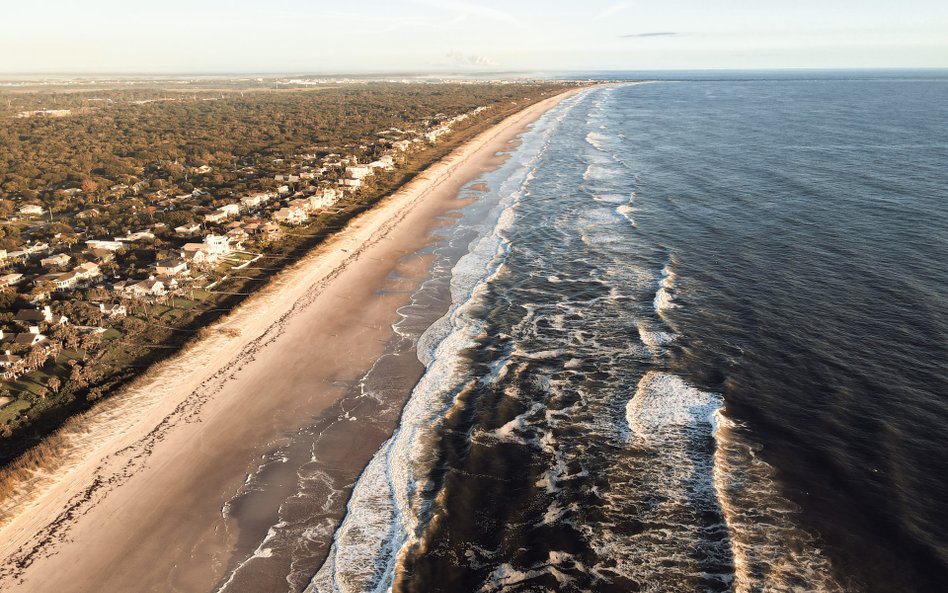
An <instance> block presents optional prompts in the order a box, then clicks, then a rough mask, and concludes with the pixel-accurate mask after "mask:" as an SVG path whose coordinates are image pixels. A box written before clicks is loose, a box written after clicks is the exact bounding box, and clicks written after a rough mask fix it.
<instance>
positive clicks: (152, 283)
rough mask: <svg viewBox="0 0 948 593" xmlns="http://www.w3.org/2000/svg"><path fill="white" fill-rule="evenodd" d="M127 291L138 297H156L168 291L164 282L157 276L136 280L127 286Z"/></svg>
mask: <svg viewBox="0 0 948 593" xmlns="http://www.w3.org/2000/svg"><path fill="white" fill-rule="evenodd" d="M126 291H127V292H130V293H131V294H132V295H134V296H137V297H156V296H162V295H164V294H165V293H166V292H167V291H166V290H165V285H164V283H163V282H162V281H161V280H157V279H155V278H149V279H148V280H142V281H141V282H136V283H135V284H132V285H131V286H129V287H127V288H126Z"/></svg>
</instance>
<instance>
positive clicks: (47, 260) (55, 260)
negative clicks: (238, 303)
mask: <svg viewBox="0 0 948 593" xmlns="http://www.w3.org/2000/svg"><path fill="white" fill-rule="evenodd" d="M71 259H72V258H71V257H69V256H68V255H66V254H65V253H57V254H56V255H51V256H49V257H44V258H43V259H41V260H40V265H41V266H43V267H44V268H58V267H62V266H65V265H66V264H68V263H69V260H71Z"/></svg>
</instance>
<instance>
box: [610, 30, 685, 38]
mask: <svg viewBox="0 0 948 593" xmlns="http://www.w3.org/2000/svg"><path fill="white" fill-rule="evenodd" d="M682 35H683V33H676V32H674V31H654V32H649V33H632V34H630V35H619V37H621V38H623V39H630V38H636V37H681V36H682Z"/></svg>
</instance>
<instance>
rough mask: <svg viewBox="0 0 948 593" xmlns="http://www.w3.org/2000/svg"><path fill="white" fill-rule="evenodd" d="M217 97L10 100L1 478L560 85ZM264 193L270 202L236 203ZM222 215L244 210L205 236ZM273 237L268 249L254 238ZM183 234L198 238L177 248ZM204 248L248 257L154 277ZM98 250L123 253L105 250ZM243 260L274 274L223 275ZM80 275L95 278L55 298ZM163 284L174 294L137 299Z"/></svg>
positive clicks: (3, 151) (65, 92)
mask: <svg viewBox="0 0 948 593" xmlns="http://www.w3.org/2000/svg"><path fill="white" fill-rule="evenodd" d="M205 86H206V85H205ZM215 86H217V87H221V88H216V89H214V90H211V89H208V88H189V89H188V90H187V92H185V91H182V90H181V89H177V88H165V87H163V86H144V85H134V86H133V87H132V88H128V86H127V85H126V86H119V87H117V88H111V89H102V88H98V87H95V88H88V87H83V88H78V89H76V88H66V87H53V88H42V89H30V88H16V89H12V90H11V89H10V88H5V87H3V88H0V122H2V125H0V268H2V269H0V280H4V279H7V278H10V279H11V280H10V283H9V284H4V285H2V286H0V330H3V331H4V332H5V334H0V338H2V339H3V340H4V346H3V351H4V352H5V354H0V371H2V374H3V380H0V464H2V463H4V462H8V461H9V460H11V459H14V458H15V457H17V456H18V455H20V454H21V453H23V452H24V451H26V450H28V449H29V448H30V447H31V446H32V445H33V444H35V443H36V442H37V439H41V438H42V437H43V436H44V435H46V434H48V433H49V432H50V431H53V430H55V428H56V427H57V426H59V425H60V424H61V423H62V422H63V421H64V420H65V419H66V418H68V417H69V416H70V415H72V414H74V413H77V412H81V411H82V410H85V409H87V408H88V407H89V406H91V405H93V403H94V402H95V401H96V400H98V399H99V398H102V397H107V396H108V395H109V394H111V393H114V392H115V390H116V389H118V388H119V387H120V386H121V385H123V384H124V383H125V382H127V381H129V380H131V379H133V378H134V377H135V376H136V375H137V374H139V373H140V372H142V371H143V370H144V369H147V368H148V367H149V366H151V365H152V364H154V363H156V362H158V361H160V360H162V359H163V358H164V357H166V356H167V355H169V354H171V353H173V352H174V351H176V350H177V349H178V348H180V347H182V346H184V345H185V344H187V343H188V341H189V340H190V339H191V338H192V337H193V336H195V335H200V331H201V329H202V328H203V327H205V326H206V325H207V324H209V323H211V322H212V321H214V320H215V319H216V318H217V317H219V316H220V315H221V314H222V313H226V312H227V311H229V310H230V309H232V308H233V307H234V306H236V305H237V304H239V303H240V302H241V300H242V299H243V298H245V297H246V296H248V295H249V294H251V293H252V292H254V291H255V290H258V289H259V288H260V287H262V286H264V285H265V284H267V283H268V282H269V280H270V279H271V278H272V275H273V274H275V273H277V272H278V271H279V269H280V268H281V267H283V266H284V265H286V264H287V263H290V262H292V261H296V260H297V259H298V258H299V257H302V256H303V255H304V254H305V253H306V252H307V251H309V250H310V249H311V248H312V247H314V246H315V245H318V244H319V242H320V241H322V240H324V239H325V238H326V237H328V236H329V235H330V234H331V233H333V232H334V231H335V230H337V229H339V228H341V227H342V226H344V225H345V223H346V222H347V221H348V220H349V219H350V218H351V217H352V216H355V215H357V214H358V213H359V212H362V211H364V210H365V209H366V208H369V207H371V206H372V205H373V204H374V203H375V202H377V201H378V200H379V199H381V198H382V197H383V196H385V195H387V194H389V193H391V192H392V191H394V190H395V189H397V188H398V187H399V186H400V185H401V184H403V183H405V182H406V181H408V180H410V179H411V178H412V177H413V176H414V175H417V174H418V173H419V172H420V171H422V170H423V169H424V168H425V167H426V166H427V165H428V164H430V163H431V162H433V161H434V160H436V159H438V158H440V157H441V156H444V155H445V154H447V153H448V152H449V151H450V150H452V149H453V148H454V147H455V146H457V145H458V144H460V143H462V142H463V141H465V140H466V139H468V138H471V137H473V136H474V135H475V134H477V133H478V132H479V131H481V130H483V129H485V128H486V127H488V126H490V125H491V124H492V123H495V122H497V121H499V120H500V119H502V118H503V117H505V116H507V115H509V114H511V113H513V112H515V111H517V110H519V109H522V108H523V107H525V106H526V105H528V104H530V103H533V102H536V101H539V100H541V99H543V98H544V97H548V96H550V95H552V94H555V93H558V92H561V91H563V90H565V88H566V87H567V86H568V84H566V83H551V82H537V83H525V82H522V83H473V84H472V83H382V82H365V81H362V82H359V83H351V84H332V85H320V86H316V87H313V86H303V87H299V88H280V89H278V90H275V89H272V88H265V87H261V85H259V84H250V85H249V86H248V85H246V84H243V83H241V84H238V83H232V82H231V83H227V84H223V83H220V81H216V84H215ZM290 87H292V85H290ZM446 128H450V133H448V134H445V135H443V136H434V137H436V138H437V140H432V139H431V138H432V136H430V135H428V134H429V132H431V131H432V130H439V129H441V130H444V129H446ZM380 158H384V159H388V160H387V161H386V162H387V163H390V165H388V166H386V167H385V168H379V169H373V171H376V172H375V173H374V174H372V175H370V176H369V177H366V178H365V179H364V183H362V184H361V185H360V186H358V187H352V186H351V185H352V184H351V183H350V184H345V183H342V181H341V179H342V178H343V176H345V175H346V171H348V170H349V169H351V168H352V167H353V166H356V167H357V168H358V166H360V165H361V166H363V167H364V166H365V164H368V163H370V162H373V161H375V163H374V164H380V162H379V161H378V160H377V159H380ZM348 180H349V181H351V178H349V179H348ZM325 192H334V193H338V196H339V197H338V198H334V199H335V202H334V203H333V206H332V207H331V208H323V209H321V210H317V211H314V212H310V214H309V215H308V217H307V218H306V220H305V222H300V223H297V224H296V225H294V226H287V225H285V224H284V223H283V222H280V220H279V218H278V214H279V213H280V212H281V211H287V210H288V209H289V208H291V207H298V206H294V205H293V204H294V203H299V202H300V201H303V202H305V201H306V200H308V199H309V198H310V197H311V196H320V195H323V194H324V193H325ZM261 193H262V194H265V195H267V196H268V197H267V200H268V201H267V202H266V204H265V205H262V206H246V205H244V204H243V203H242V202H240V200H241V198H244V197H247V196H253V195H258V194H261ZM225 206H226V207H233V208H235V210H236V209H237V207H238V206H239V213H238V214H234V215H228V216H226V217H225V218H223V219H215V220H214V221H213V222H212V221H211V220H210V219H211V217H212V216H213V213H215V212H218V211H220V210H221V209H222V207H225ZM277 222H280V225H282V230H280V231H277V233H276V235H274V234H273V233H270V234H260V233H259V232H258V233H257V234H254V233H255V231H251V230H250V229H258V230H259V229H264V228H266V227H268V226H269V227H274V226H280V225H278V224H275V223H277ZM184 225H190V226H194V227H195V229H197V230H196V231H195V232H194V233H188V234H181V233H180V232H179V229H178V228H176V227H181V226H184ZM130 234H132V235H135V234H138V235H140V236H139V237H138V238H135V237H129V235H130ZM120 236H124V237H125V238H123V239H121V240H118V238H119V237H120ZM275 236H276V237H277V238H274V237H275ZM208 237H212V238H213V237H218V238H223V237H227V238H228V239H229V240H231V241H232V242H233V244H235V245H242V247H241V248H239V249H237V250H235V251H234V252H233V253H229V255H228V256H227V258H225V259H222V260H220V261H218V262H217V263H213V264H210V263H208V264H199V263H197V262H187V263H188V264H189V265H188V266H186V267H185V270H184V274H183V275H182V274H178V273H177V272H173V273H171V272H167V271H161V269H159V268H158V264H159V262H162V261H165V262H167V261H172V262H173V265H179V264H177V263H174V262H177V261H178V260H179V259H180V258H184V257H185V250H184V247H185V245H186V244H189V243H190V244H193V243H194V242H197V241H202V239H207V238H208ZM90 240H110V241H111V242H113V243H119V242H122V241H124V242H122V243H121V245H122V246H121V248H119V249H118V250H115V251H110V250H102V249H95V248H93V247H92V246H91V245H90V244H89V243H87V241H90ZM110 241H106V242H110ZM90 242H91V243H95V242H96V241H90ZM56 258H60V259H56ZM251 258H258V259H259V258H266V261H267V262H268V263H267V266H266V267H251V268H243V269H241V273H240V274H239V275H233V274H229V271H230V270H232V269H234V267H235V266H242V265H244V264H246V262H247V261H248V260H249V259H251ZM83 265H84V266H92V268H91V269H92V270H93V272H92V273H91V276H90V277H89V278H88V279H82V280H81V281H80V282H79V283H78V284H75V285H69V286H68V287H66V286H59V287H56V286H55V285H54V281H55V280H56V279H59V280H60V281H61V279H62V278H63V277H69V276H70V275H74V274H75V273H76V272H77V271H83V270H87V269H88V268H81V266H83ZM188 267H190V270H188V269H187V268H188ZM70 270H71V271H70ZM169 273H171V274H173V277H169V276H168V274H169ZM155 281H160V282H164V283H165V284H166V286H163V287H162V288H161V289H160V290H159V291H156V292H155V293H145V294H142V293H140V292H139V293H135V292H129V291H128V290H127V287H128V286H131V285H133V284H135V285H144V286H146V287H149V286H153V283H154V282H155ZM150 283H152V284H150ZM119 307H120V308H121V314H120V315H116V314H115V313H114V312H115V311H116V310H117V309H116V308H119ZM42 308H47V310H48V313H47V315H46V316H45V317H43V318H41V319H40V318H36V315H37V314H38V313H37V312H38V311H40V310H41V309H42ZM23 311H26V317H22V318H21V315H23V314H24V313H23ZM41 317H42V316H41ZM60 319H62V320H63V321H62V322H60V321H57V320H60ZM67 319H68V323H67V322H66V321H65V320H67ZM31 331H35V332H39V333H34V334H31V333H30V332H31ZM3 336H6V337H3ZM37 336H39V337H37ZM40 339H41V340H42V341H40ZM23 340H26V341H25V342H24V341H23ZM2 437H6V438H2Z"/></svg>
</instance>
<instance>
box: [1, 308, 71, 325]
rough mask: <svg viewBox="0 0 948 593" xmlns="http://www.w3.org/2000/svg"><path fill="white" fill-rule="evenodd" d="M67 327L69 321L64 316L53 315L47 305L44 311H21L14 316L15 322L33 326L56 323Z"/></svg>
mask: <svg viewBox="0 0 948 593" xmlns="http://www.w3.org/2000/svg"><path fill="white" fill-rule="evenodd" d="M54 320H55V322H57V324H58V325H65V324H66V322H67V321H68V320H67V319H66V317H65V316H63V315H53V311H52V309H50V308H49V305H46V306H45V307H43V308H42V309H39V308H37V309H20V310H19V311H17V312H16V315H14V316H13V321H16V322H19V323H25V324H28V325H32V324H34V323H54Z"/></svg>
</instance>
